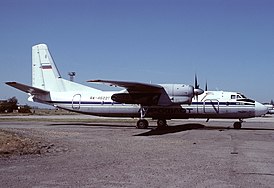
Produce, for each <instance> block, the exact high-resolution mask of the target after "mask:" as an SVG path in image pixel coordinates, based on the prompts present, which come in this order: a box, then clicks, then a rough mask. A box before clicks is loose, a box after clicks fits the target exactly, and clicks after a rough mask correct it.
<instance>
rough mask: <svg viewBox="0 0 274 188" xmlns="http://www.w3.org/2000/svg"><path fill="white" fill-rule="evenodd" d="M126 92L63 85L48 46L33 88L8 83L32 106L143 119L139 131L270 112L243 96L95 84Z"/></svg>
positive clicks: (38, 51) (37, 50)
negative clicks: (172, 121) (170, 123)
mask: <svg viewBox="0 0 274 188" xmlns="http://www.w3.org/2000/svg"><path fill="white" fill-rule="evenodd" d="M89 82H96V83H104V84H108V85H110V86H118V87H123V88H124V89H122V90H121V91H101V90H98V89H95V88H92V87H88V86H85V85H82V84H78V83H75V82H71V81H69V80H66V79H63V78H62V77H61V75H60V73H59V71H58V69H57V67H56V64H55V63H54V61H53V59H52V56H51V54H50V52H49V50H48V47H47V45H46V44H38V45H35V46H33V47H32V86H28V85H25V84H21V83H18V82H7V83H6V84H8V85H10V86H12V87H15V88H17V89H19V90H21V91H24V92H26V93H28V94H29V96H30V97H29V100H30V101H34V102H39V103H44V104H49V105H53V106H55V107H58V108H62V109H66V110H70V111H74V112H79V113H84V114H90V115H96V116H105V117H133V118H134V117H139V118H140V119H139V121H138V122H137V125H136V127H137V128H147V127H148V121H147V120H146V119H145V118H152V119H157V120H158V121H157V125H158V127H162V126H166V125H167V122H166V120H169V119H188V118H206V119H213V118H222V119H239V121H237V122H235V123H234V128H237V129H239V128H241V124H242V121H243V119H245V118H252V117H257V116H261V115H263V114H265V113H267V111H268V110H267V108H266V107H265V106H264V105H262V104H261V103H259V102H256V101H254V100H251V99H249V98H246V97H245V96H244V95H242V94H241V93H237V92H225V91H205V92H204V91H203V90H202V89H200V88H199V86H198V84H197V79H196V78H195V86H194V87H193V86H192V85H187V84H149V83H139V82H129V81H112V80H90V81H89Z"/></svg>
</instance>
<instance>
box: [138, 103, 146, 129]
mask: <svg viewBox="0 0 274 188" xmlns="http://www.w3.org/2000/svg"><path fill="white" fill-rule="evenodd" d="M147 110H148V109H147V108H145V107H142V106H141V108H140V113H141V119H139V121H137V125H136V128H137V129H147V128H148V121H147V120H146V119H144V117H145V115H146V112H147Z"/></svg>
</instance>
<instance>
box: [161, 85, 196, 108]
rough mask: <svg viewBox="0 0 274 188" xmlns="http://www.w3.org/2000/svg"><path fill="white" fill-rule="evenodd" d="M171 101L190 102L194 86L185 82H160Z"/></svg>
mask: <svg viewBox="0 0 274 188" xmlns="http://www.w3.org/2000/svg"><path fill="white" fill-rule="evenodd" d="M161 86H162V87H164V89H165V90H166V92H167V94H168V95H169V97H170V99H171V101H172V102H173V103H178V104H186V103H187V104H190V103H191V102H192V98H193V97H194V87H193V86H191V85H185V84H161Z"/></svg>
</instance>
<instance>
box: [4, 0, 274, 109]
mask: <svg viewBox="0 0 274 188" xmlns="http://www.w3.org/2000/svg"><path fill="white" fill-rule="evenodd" d="M0 23H1V25H0V28H1V32H0V63H1V75H0V81H1V83H0V91H1V92H0V98H1V99H7V98H9V97H12V96H16V97H17V98H18V99H19V102H20V103H22V104H26V103H27V104H31V105H35V104H32V103H28V102H27V95H26V94H24V93H22V92H20V91H17V90H15V89H13V88H10V87H9V86H6V85H5V84H4V82H6V81H20V82H22V83H25V84H30V83H31V46H32V45H34V44H38V43H46V44H47V45H48V47H49V49H50V51H51V54H52V56H53V58H54V60H55V62H56V64H57V66H58V68H59V71H60V72H61V74H62V76H63V77H64V78H68V75H67V73H68V72H69V71H75V72H76V74H77V75H76V81H77V82H80V83H84V84H86V85H90V86H94V85H92V84H90V83H86V81H87V80H90V79H112V80H130V81H139V82H153V83H186V84H193V83H194V74H195V73H197V75H198V78H199V83H200V86H201V87H202V88H204V85H205V82H206V80H207V82H208V85H209V89H210V90H216V89H218V90H228V91H240V92H242V93H244V94H245V95H246V96H249V97H250V98H253V99H255V100H258V101H260V102H269V101H270V100H271V99H274V1H272V0H180V1H179V0H84V1H77V0H74V1H72V0H44V1H37V0H24V1H21V0H2V1H1V2H0ZM95 87H98V86H96V85H95Z"/></svg>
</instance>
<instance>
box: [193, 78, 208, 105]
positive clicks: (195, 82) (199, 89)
mask: <svg viewBox="0 0 274 188" xmlns="http://www.w3.org/2000/svg"><path fill="white" fill-rule="evenodd" d="M206 87H207V86H206ZM203 93H204V90H202V89H201V88H199V84H198V79H197V75H196V74H195V80H194V96H195V98H196V100H197V101H198V95H201V94H203Z"/></svg>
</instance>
